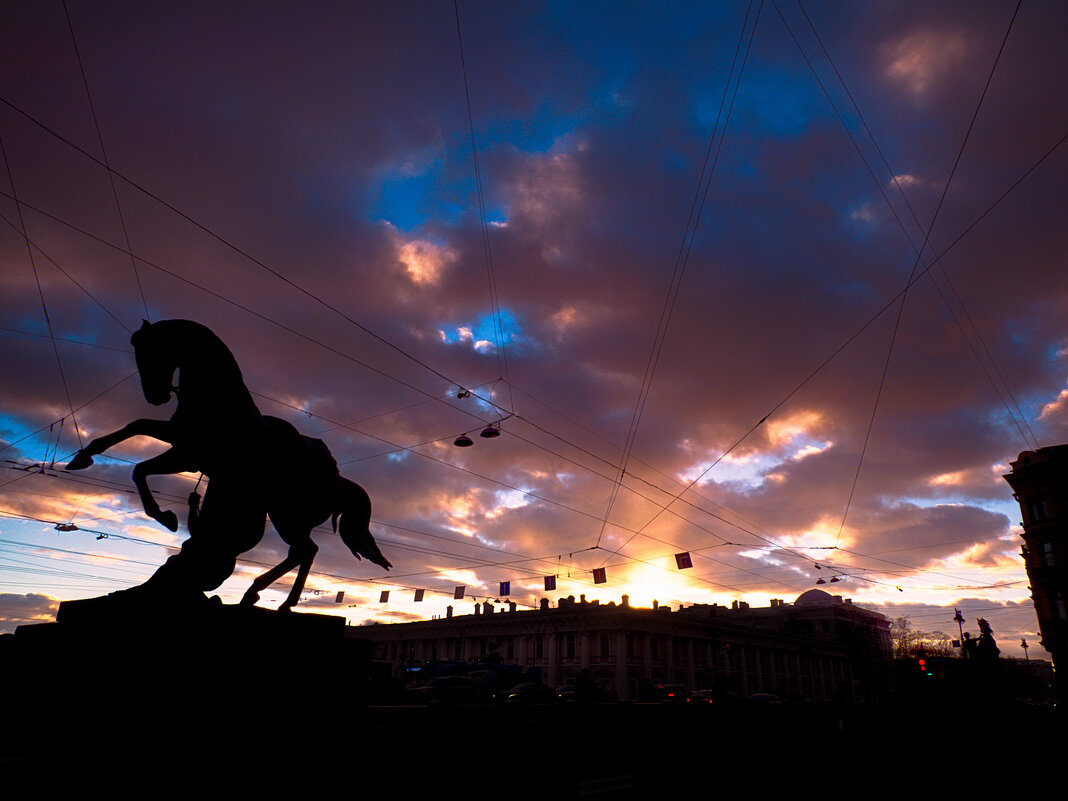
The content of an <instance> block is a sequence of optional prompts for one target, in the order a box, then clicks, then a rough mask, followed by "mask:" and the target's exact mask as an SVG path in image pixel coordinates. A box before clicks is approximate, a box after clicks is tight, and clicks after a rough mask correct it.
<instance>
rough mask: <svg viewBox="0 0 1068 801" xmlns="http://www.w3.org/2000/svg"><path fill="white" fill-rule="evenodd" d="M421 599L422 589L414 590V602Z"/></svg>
mask: <svg viewBox="0 0 1068 801" xmlns="http://www.w3.org/2000/svg"><path fill="white" fill-rule="evenodd" d="M421 600H423V590H416V591H415V602H416V603H419V602H420V601H421Z"/></svg>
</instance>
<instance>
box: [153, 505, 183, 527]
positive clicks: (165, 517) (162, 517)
mask: <svg viewBox="0 0 1068 801" xmlns="http://www.w3.org/2000/svg"><path fill="white" fill-rule="evenodd" d="M156 520H158V521H159V522H160V524H162V525H163V526H164V527H166V528H169V529H170V530H171V531H177V530H178V515H176V514H175V513H174V512H172V511H171V510H170V509H168V510H167V511H165V512H160V513H159V514H158V515H156Z"/></svg>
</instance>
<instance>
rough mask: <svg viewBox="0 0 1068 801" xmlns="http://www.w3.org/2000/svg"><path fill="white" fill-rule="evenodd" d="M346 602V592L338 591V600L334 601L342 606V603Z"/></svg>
mask: <svg viewBox="0 0 1068 801" xmlns="http://www.w3.org/2000/svg"><path fill="white" fill-rule="evenodd" d="M344 602H345V591H344V590H338V591H337V598H335V599H334V603H336V604H340V603H344Z"/></svg>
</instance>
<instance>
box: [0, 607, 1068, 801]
mask: <svg viewBox="0 0 1068 801" xmlns="http://www.w3.org/2000/svg"><path fill="white" fill-rule="evenodd" d="M81 612H87V614H86V615H84V616H83V615H82V614H81ZM202 612H203V613H202V614H197V615H189V614H188V613H187V612H186V611H183V612H182V613H181V614H177V613H176V614H173V615H170V616H168V615H167V614H159V612H158V610H157V612H156V613H154V614H153V615H151V616H143V617H137V616H135V617H133V618H129V617H123V618H122V619H121V620H116V619H115V617H114V616H110V617H108V616H105V617H100V616H99V615H97V614H96V611H95V610H92V609H88V608H85V609H82V610H80V611H79V612H78V614H74V615H68V616H67V617H68V619H67V620H66V621H65V622H64V623H62V624H49V625H45V626H31V627H23V628H21V629H20V630H19V632H18V634H17V635H14V636H5V637H3V638H0V671H2V675H0V678H2V679H3V687H4V692H5V697H6V699H5V702H4V705H3V710H4V714H3V726H2V729H0V776H3V777H5V784H6V783H7V782H6V780H15V779H16V778H17V779H18V780H19V781H20V783H23V784H24V786H27V787H29V788H37V789H39V790H46V789H53V788H57V787H69V788H78V787H81V788H83V789H88V788H90V787H98V788H100V789H102V790H121V789H128V790H130V791H133V792H138V793H139V794H140V793H145V792H152V793H154V792H158V791H166V792H167V793H168V794H169V795H170V794H173V795H184V796H192V797H198V798H199V797H205V796H215V795H216V794H217V793H219V792H221V791H224V790H228V789H229V790H233V789H239V790H242V791H246V792H249V793H253V792H255V793H257V794H259V793H271V794H272V795H279V794H286V795H292V794H293V793H301V794H303V795H308V794H310V793H323V792H330V793H344V794H345V795H358V794H363V793H367V792H376V793H388V794H390V796H391V797H395V798H402V799H407V798H415V797H417V796H422V795H425V794H432V795H434V796H436V797H441V798H467V797H470V798H586V797H589V798H624V797H633V798H656V797H657V796H659V795H664V794H669V795H671V796H681V797H691V796H693V795H694V794H695V793H696V794H697V796H698V797H710V796H713V795H720V794H729V795H735V794H745V795H755V796H756V797H760V798H763V797H770V796H771V795H773V794H775V795H777V794H779V793H782V792H796V791H798V790H800V789H802V788H806V789H807V788H811V789H813V790H816V791H820V790H821V789H822V790H825V791H828V792H850V791H852V792H856V791H857V790H860V789H861V788H874V787H882V786H884V785H885V786H887V788H888V789H889V787H894V786H897V787H904V786H915V783H916V782H926V785H925V791H929V790H931V789H934V788H935V787H942V788H946V789H952V788H954V787H958V788H959V787H961V786H962V784H963V785H968V784H973V781H974V780H975V779H976V777H978V776H990V777H991V779H993V778H994V777H1001V778H1005V779H1012V780H1014V781H1023V782H1024V784H1028V783H1030V782H1029V781H1028V779H1027V778H1026V777H1027V776H1029V775H1031V776H1033V777H1036V778H1037V773H1034V772H1032V769H1031V767H1030V766H1032V765H1034V766H1036V767H1035V768H1034V770H1037V764H1038V762H1039V761H1040V760H1042V759H1043V757H1044V756H1045V755H1048V754H1052V753H1063V750H1064V746H1065V743H1066V742H1068V729H1066V728H1065V726H1064V725H1063V720H1062V717H1061V716H1060V715H1059V711H1058V710H1055V709H1051V708H1048V707H1033V706H1022V705H1019V706H1018V705H999V706H996V707H992V706H985V705H983V704H981V703H980V702H978V701H977V702H976V703H973V704H969V705H966V706H962V705H955V706H947V705H938V704H934V705H925V706H922V707H920V706H904V705H878V706H874V705H871V706H860V705H854V706H835V705H829V704H828V705H813V704H799V705H773V706H745V705H739V706H714V705H701V706H697V705H666V704H627V703H623V704H603V705H602V704H594V705H580V704H574V703H566V704H563V703H562V704H551V705H544V706H528V705H485V706H447V705H434V706H386V705H382V704H379V703H376V701H379V700H381V699H380V697H376V691H375V683H374V676H373V670H372V669H371V664H370V661H369V659H368V646H367V644H366V643H364V642H362V641H360V640H352V639H346V638H344V637H343V636H341V634H343V630H344V629H343V625H342V626H341V628H340V629H339V628H338V625H339V624H338V622H337V621H338V619H336V618H325V617H319V616H310V615H289V616H277V615H275V614H273V613H268V612H261V611H260V610H236V609H233V608H226V609H225V610H220V609H219V608H218V607H215V608H211V609H208V608H205V609H204V610H202ZM967 776H970V777H971V779H967V778H964V777H967ZM902 781H905V782H906V785H901V784H900V782H902ZM739 784H740V787H739V786H738V785H739ZM973 786H974V784H973ZM847 788H851V790H850V789H847Z"/></svg>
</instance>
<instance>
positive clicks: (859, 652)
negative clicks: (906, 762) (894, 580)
mask: <svg viewBox="0 0 1068 801" xmlns="http://www.w3.org/2000/svg"><path fill="white" fill-rule="evenodd" d="M349 634H350V636H353V637H359V638H364V639H367V640H370V641H371V642H372V643H373V645H372V655H373V658H374V659H375V660H378V661H380V662H388V663H390V664H391V665H392V667H393V669H394V671H395V675H402V674H403V673H405V672H407V671H411V670H412V669H414V668H418V667H420V666H422V665H425V664H428V663H435V662H444V661H456V662H467V663H473V662H485V663H496V664H502V665H512V666H520V667H528V668H531V669H533V670H536V671H537V672H538V673H539V674H540V676H541V679H542V681H544V683H545V684H547V685H549V686H553V687H555V686H559V685H565V684H574V683H576V682H577V681H578V680H579V676H580V674H582V673H583V671H585V670H588V671H589V674H586V675H591V676H592V679H593V681H594V682H595V683H596V684H597V685H598V686H599V687H600V688H601V689H602V690H604V691H606V692H607V693H609V694H610V695H612V696H615V697H619V698H621V699H638V698H642V697H643V695H644V690H645V689H646V688H648V687H650V686H655V685H660V684H682V685H685V686H686V687H687V688H689V689H691V690H712V691H714V692H716V693H717V695H719V696H720V697H724V698H739V699H745V698H749V697H750V696H752V695H753V694H755V693H771V694H775V695H778V696H780V697H782V698H784V699H793V700H809V701H829V700H835V699H837V700H848V701H857V700H865V701H867V700H877V699H881V698H883V697H885V696H886V695H887V693H888V692H889V690H890V686H889V685H890V683H891V682H892V669H891V652H890V624H889V620H888V619H887V618H886V617H884V616H883V615H881V614H878V613H877V612H871V611H868V610H865V609H861V608H860V607H858V606H854V605H853V604H852V602H851V601H849V600H843V599H842V598H841V597H840V596H831V595H829V594H828V593H825V592H823V591H821V590H810V591H808V592H806V593H803V594H802V595H801V596H799V597H798V598H797V599H796V600H795V602H794V603H793V604H789V603H786V602H785V601H782V600H777V599H776V600H773V601H772V602H771V605H770V606H768V607H766V608H750V607H749V605H748V604H746V603H744V602H735V603H734V604H732V606H731V607H726V606H720V605H718V604H696V605H693V606H688V607H680V608H678V609H676V610H672V609H670V608H669V607H665V606H659V605H657V604H656V603H655V602H654V605H653V607H652V608H639V607H632V606H630V604H629V600H628V598H627V596H626V595H624V596H623V598H622V602H621V603H619V604H616V603H615V602H609V603H605V604H602V603H600V602H599V601H586V599H585V596H582V597H581V598H580V599H579V600H577V601H576V600H575V599H574V596H571V597H568V598H561V599H560V600H559V602H558V603H557V605H556V606H555V607H552V606H550V603H549V601H548V599H542V600H541V603H540V608H539V609H534V610H523V611H517V610H516V605H515V604H514V603H511V604H508V605H507V606H505V607H503V608H502V609H497V608H495V607H494V605H493V604H491V603H489V602H486V603H482V604H476V605H475V608H474V613H473V614H469V615H453V614H452V608H451V607H450V608H449V613H448V614H447V615H446V616H445V617H443V618H437V619H434V620H422V621H415V622H410V623H391V624H372V625H368V626H358V627H352V628H350V629H349Z"/></svg>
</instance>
